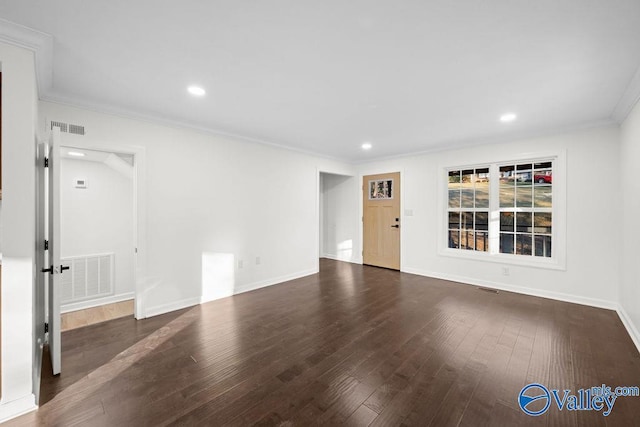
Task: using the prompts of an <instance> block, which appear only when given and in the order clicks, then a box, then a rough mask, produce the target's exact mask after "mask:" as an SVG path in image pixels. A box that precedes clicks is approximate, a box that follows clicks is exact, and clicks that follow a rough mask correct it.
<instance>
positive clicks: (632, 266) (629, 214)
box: [619, 104, 640, 348]
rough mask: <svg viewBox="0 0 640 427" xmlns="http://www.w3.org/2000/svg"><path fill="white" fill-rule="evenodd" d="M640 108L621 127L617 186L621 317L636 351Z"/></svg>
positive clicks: (639, 275) (639, 317)
mask: <svg viewBox="0 0 640 427" xmlns="http://www.w3.org/2000/svg"><path fill="white" fill-rule="evenodd" d="M638 164H640V104H636V106H635V108H634V109H633V111H632V112H631V114H630V115H629V116H628V117H627V119H626V120H625V121H624V123H623V124H622V128H621V145H620V173H619V178H620V181H619V185H620V188H621V190H622V194H623V195H624V197H623V200H622V202H623V203H622V208H621V209H620V214H621V215H622V216H623V221H620V222H619V226H620V228H621V232H622V243H623V244H622V251H621V256H622V278H621V290H620V301H621V306H622V310H621V314H622V319H623V321H625V322H626V324H627V328H628V329H630V330H631V331H632V335H634V338H635V341H636V345H637V346H638V347H639V348H640V332H639V331H640V262H638V260H639V259H640V247H639V246H638V242H640V228H639V227H638V225H637V224H638V220H639V218H640V179H638Z"/></svg>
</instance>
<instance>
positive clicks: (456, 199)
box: [449, 190, 460, 208]
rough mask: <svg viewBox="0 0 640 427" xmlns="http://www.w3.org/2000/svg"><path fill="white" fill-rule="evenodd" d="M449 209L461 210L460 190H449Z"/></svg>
mask: <svg viewBox="0 0 640 427" xmlns="http://www.w3.org/2000/svg"><path fill="white" fill-rule="evenodd" d="M449 207H450V208H460V190H449Z"/></svg>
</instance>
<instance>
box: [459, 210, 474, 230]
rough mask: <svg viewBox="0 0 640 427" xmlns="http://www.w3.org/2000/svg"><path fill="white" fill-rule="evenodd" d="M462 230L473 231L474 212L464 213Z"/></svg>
mask: <svg viewBox="0 0 640 427" xmlns="http://www.w3.org/2000/svg"><path fill="white" fill-rule="evenodd" d="M461 222H462V228H463V229H465V230H473V212H462V221H461Z"/></svg>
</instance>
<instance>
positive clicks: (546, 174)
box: [533, 169, 553, 185]
mask: <svg viewBox="0 0 640 427" xmlns="http://www.w3.org/2000/svg"><path fill="white" fill-rule="evenodd" d="M533 182H534V183H535V184H537V185H544V184H552V183H553V176H552V173H551V169H539V170H536V171H535V172H534V174H533Z"/></svg>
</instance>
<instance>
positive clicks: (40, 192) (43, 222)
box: [33, 143, 50, 404]
mask: <svg viewBox="0 0 640 427" xmlns="http://www.w3.org/2000/svg"><path fill="white" fill-rule="evenodd" d="M48 154H49V145H48V144H46V143H40V144H38V152H37V157H38V163H37V164H38V168H37V170H38V188H37V197H38V199H37V200H38V207H37V209H38V213H37V215H38V221H37V227H36V268H37V270H36V271H39V272H40V273H38V275H37V277H36V284H35V290H34V293H33V305H34V311H33V312H34V319H33V337H34V339H35V344H34V346H33V351H34V354H33V393H34V394H35V396H36V404H37V403H38V401H39V400H40V375H41V373H42V348H43V347H44V341H45V322H46V317H45V316H46V305H45V286H47V284H48V280H49V275H50V274H49V270H48V268H49V260H48V253H47V252H46V245H47V244H46V243H45V242H46V240H47V235H46V229H47V212H46V211H47V198H46V196H47V169H46V168H45V166H44V165H45V159H46V158H47V156H48Z"/></svg>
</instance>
